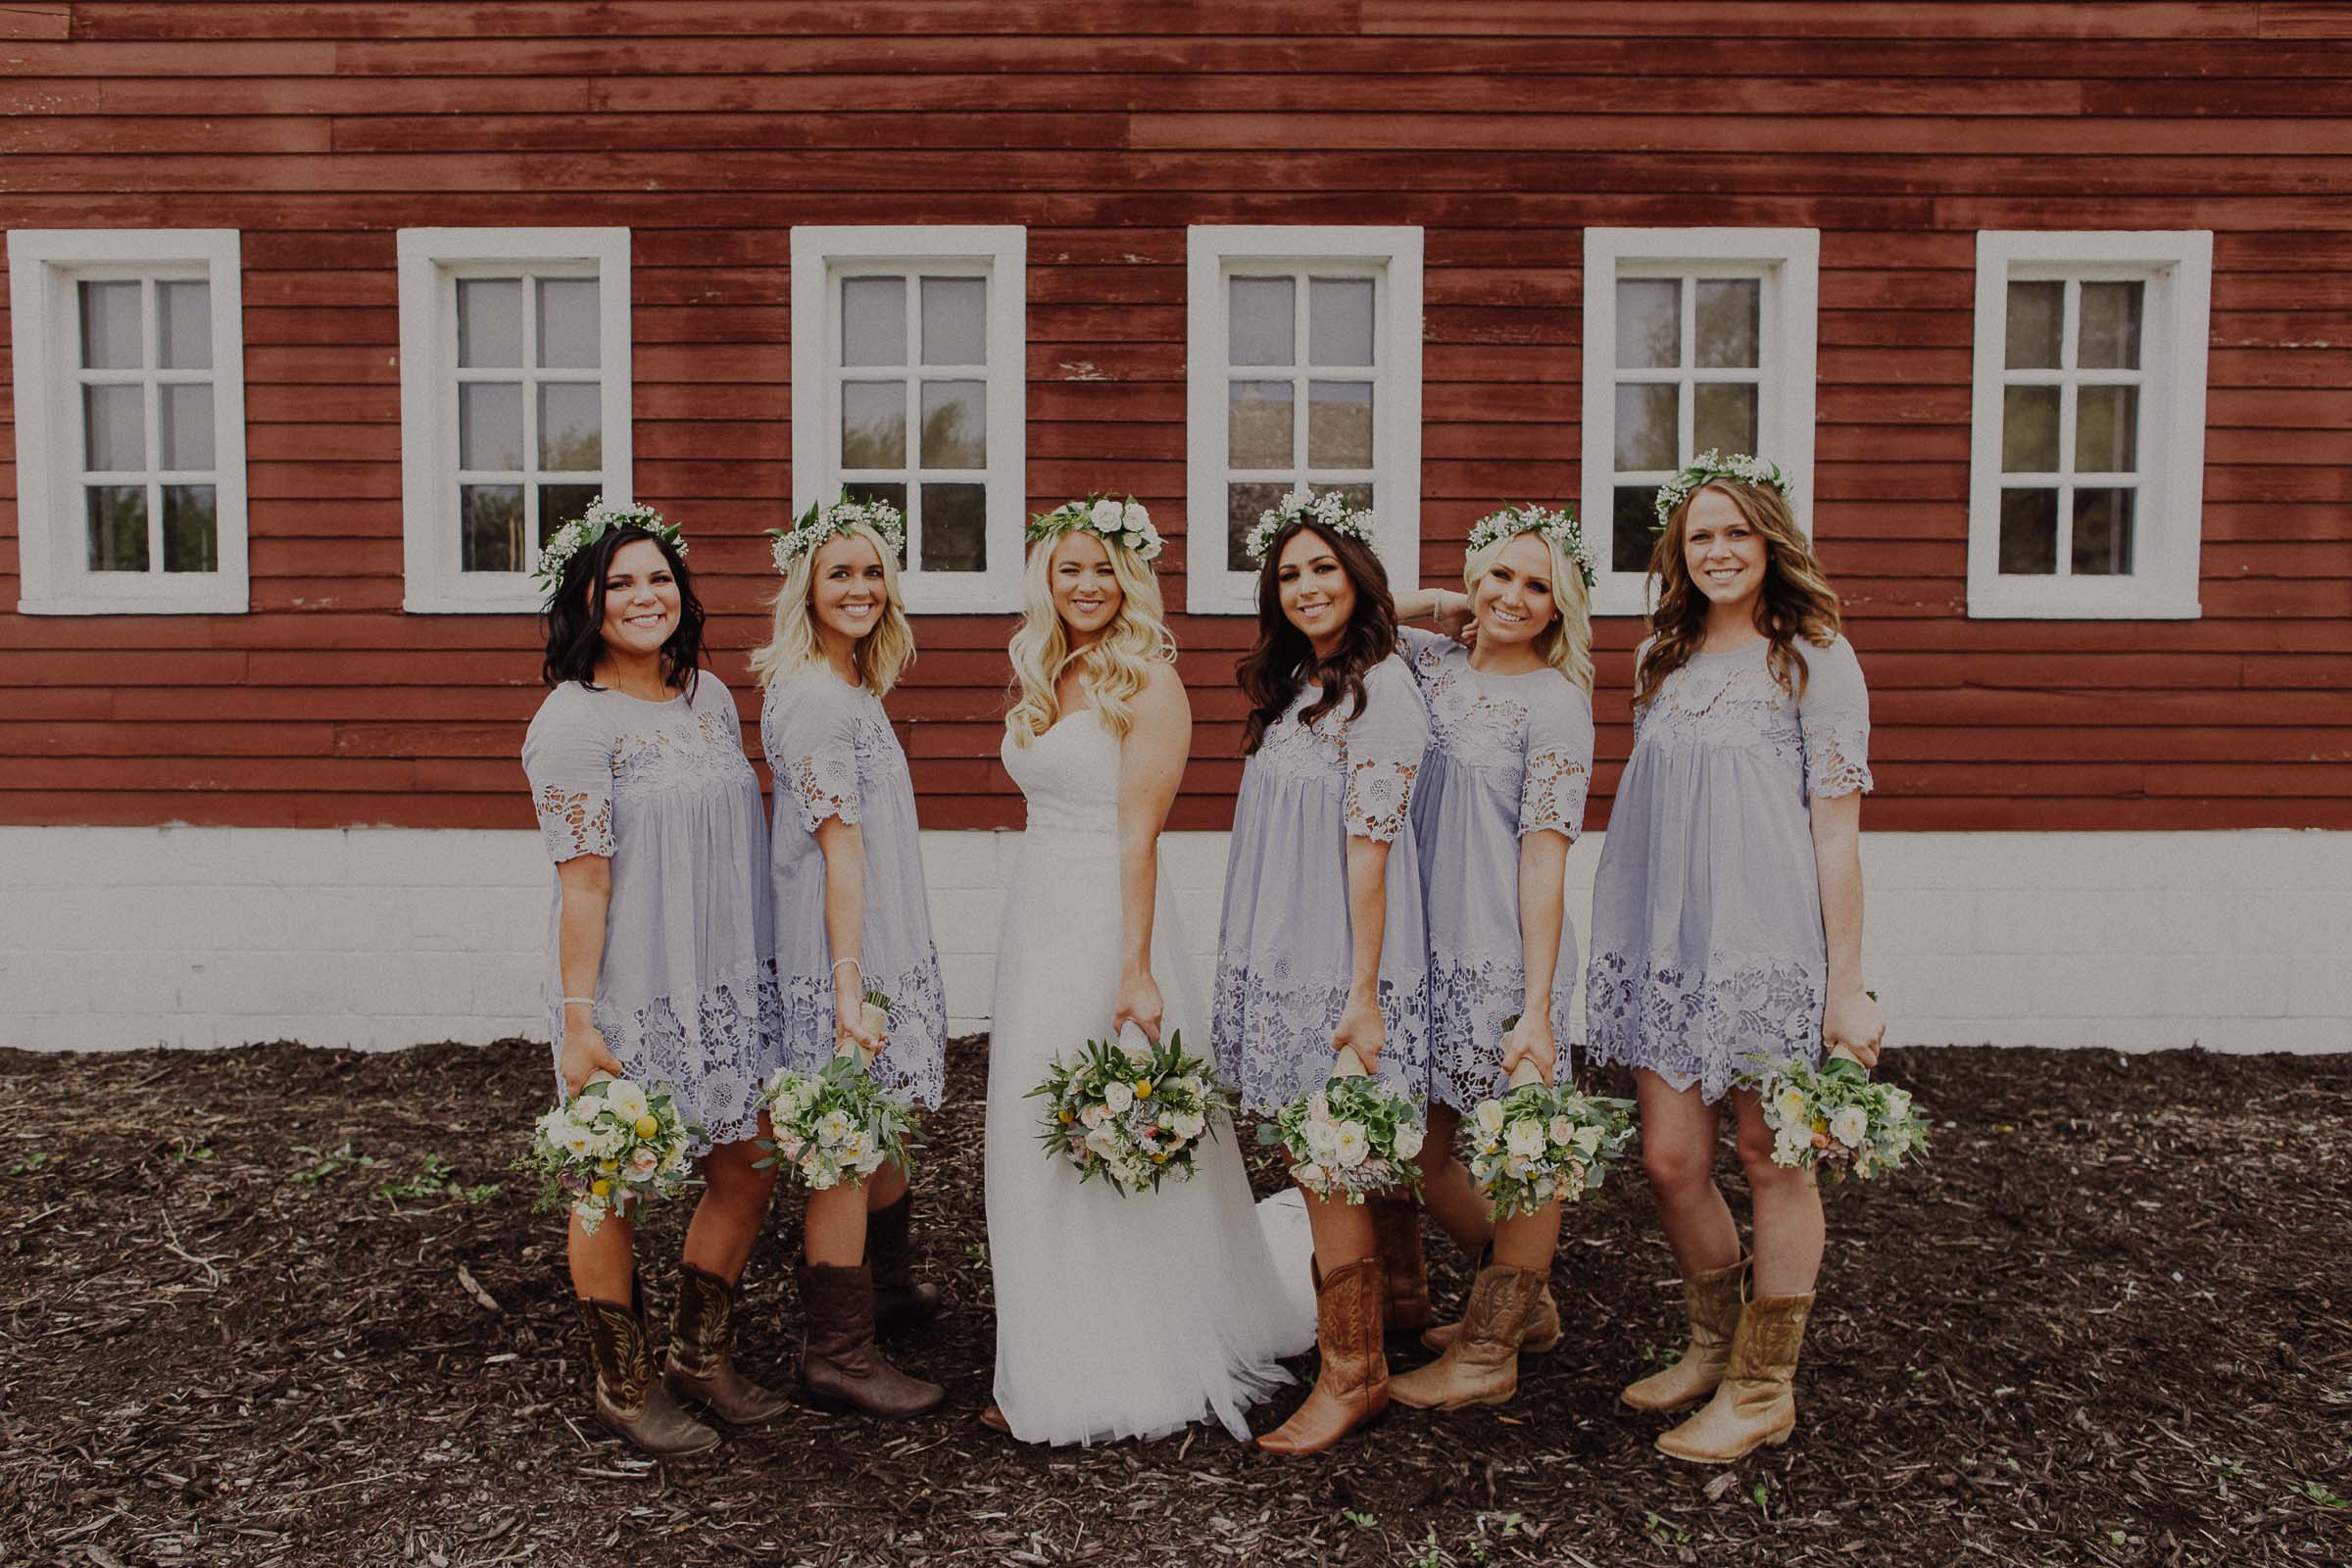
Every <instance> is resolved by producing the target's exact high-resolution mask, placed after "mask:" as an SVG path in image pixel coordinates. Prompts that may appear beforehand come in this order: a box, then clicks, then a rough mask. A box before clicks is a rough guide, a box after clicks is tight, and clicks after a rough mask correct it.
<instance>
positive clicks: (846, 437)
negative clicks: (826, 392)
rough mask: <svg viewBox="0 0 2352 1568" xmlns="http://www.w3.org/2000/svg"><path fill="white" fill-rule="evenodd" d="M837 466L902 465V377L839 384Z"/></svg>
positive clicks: (904, 424) (904, 451)
mask: <svg viewBox="0 0 2352 1568" xmlns="http://www.w3.org/2000/svg"><path fill="white" fill-rule="evenodd" d="M841 466H843V467H845V468H904V467H905V466H907V385H906V383H905V382H903V381H844V382H843V383H842V384H841Z"/></svg>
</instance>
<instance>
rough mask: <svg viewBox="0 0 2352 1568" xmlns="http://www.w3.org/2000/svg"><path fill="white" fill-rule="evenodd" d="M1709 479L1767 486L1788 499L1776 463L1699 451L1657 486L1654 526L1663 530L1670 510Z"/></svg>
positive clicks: (1786, 486)
mask: <svg viewBox="0 0 2352 1568" xmlns="http://www.w3.org/2000/svg"><path fill="white" fill-rule="evenodd" d="M1709 479H1736V480H1738V481H1739V482H1740V483H1741V484H1768V485H1770V486H1772V488H1774V489H1775V490H1778V491H1779V492H1780V493H1781V498H1782V499H1783V500H1787V499H1788V496H1789V480H1788V479H1787V477H1785V476H1784V475H1783V474H1782V472H1781V467H1780V465H1779V464H1777V463H1766V462H1765V461H1764V460H1763V459H1762V458H1751V457H1749V456H1748V455H1747V454H1746V453H1744V452H1735V453H1733V454H1732V455H1731V456H1729V457H1726V456H1724V454H1722V453H1720V452H1701V453H1700V454H1699V455H1698V456H1697V457H1695V458H1692V459H1691V463H1690V465H1689V466H1687V467H1685V468H1684V469H1683V471H1682V472H1680V473H1678V474H1676V475H1675V476H1674V477H1673V478H1671V479H1669V480H1667V481H1666V482H1665V483H1664V484H1662V485H1660V486H1658V523H1657V525H1658V526H1659V527H1661V528H1663V527H1665V526H1666V521H1667V519H1668V518H1670V517H1672V516H1673V515H1674V509H1675V508H1677V507H1679V506H1681V505H1682V504H1683V503H1684V502H1685V501H1687V500H1689V499H1690V498H1691V492H1693V491H1695V490H1697V489H1698V487H1699V486H1701V485H1703V484H1705V483H1706V482H1707V481H1708V480H1709Z"/></svg>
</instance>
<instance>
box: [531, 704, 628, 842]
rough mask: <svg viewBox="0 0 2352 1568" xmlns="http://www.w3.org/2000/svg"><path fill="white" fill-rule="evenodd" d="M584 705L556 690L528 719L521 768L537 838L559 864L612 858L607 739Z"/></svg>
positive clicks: (610, 770)
mask: <svg viewBox="0 0 2352 1568" xmlns="http://www.w3.org/2000/svg"><path fill="white" fill-rule="evenodd" d="M598 717H599V715H598V712H597V711H596V709H595V708H594V707H593V706H592V705H591V704H590V703H588V702H586V701H583V700H581V699H580V697H579V696H575V695H574V694H572V693H570V692H569V691H568V690H566V689H562V688H559V689H558V690H557V691H556V692H555V693H553V694H552V695H551V696H550V697H549V699H548V701H547V703H546V704H545V705H544V706H543V707H541V709H540V710H539V715H538V716H537V717H536V718H534V719H532V720H531V728H530V732H529V734H528V735H526V736H525V737H524V739H523V743H522V769H523V773H524V776H525V777H527V778H528V779H529V780H530V782H531V805H532V807H533V808H534V809H536V810H537V812H538V814H539V836H540V837H541V838H542V839H543V840H545V841H546V844H547V853H548V858H550V859H553V860H554V861H556V862H557V863H558V864H562V863H563V862H564V861H565V860H572V859H577V858H579V857H581V856H583V855H605V856H610V855H611V854H612V853H613V736H612V735H611V734H610V733H608V732H607V731H606V729H605V728H604V726H603V725H602V724H600V723H599V722H597V720H598Z"/></svg>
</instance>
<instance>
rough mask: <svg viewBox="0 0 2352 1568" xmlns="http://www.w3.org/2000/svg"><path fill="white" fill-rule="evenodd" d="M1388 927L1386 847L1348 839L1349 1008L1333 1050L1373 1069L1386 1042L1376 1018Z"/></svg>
mask: <svg viewBox="0 0 2352 1568" xmlns="http://www.w3.org/2000/svg"><path fill="white" fill-rule="evenodd" d="M1388 923H1389V846H1388V845H1387V844H1385V843H1383V842H1382V841H1381V840H1379V839H1368V838H1359V837H1357V836H1356V835H1354V834H1352V833H1351V834H1349V835H1348V1005H1347V1008H1346V1010H1344V1011H1343V1012H1342V1013H1341V1014H1340V1026H1339V1028H1337V1029H1336V1030H1334V1031H1333V1032H1332V1037H1331V1044H1332V1049H1333V1050H1334V1051H1352V1052H1354V1053H1355V1059H1356V1060H1358V1061H1360V1062H1362V1063H1363V1064H1364V1071H1366V1072H1372V1071H1374V1070H1375V1067H1374V1064H1375V1063H1376V1062H1378V1061H1379V1060H1380V1048H1381V1047H1382V1046H1383V1045H1385V1044H1387V1043H1388V1030H1387V1025H1385V1024H1384V1023H1383V1022H1382V1021H1381V1016H1380V945H1381V940H1382V938H1383V937H1385V936H1386V935H1387V930H1388Z"/></svg>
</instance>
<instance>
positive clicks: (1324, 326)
mask: <svg viewBox="0 0 2352 1568" xmlns="http://www.w3.org/2000/svg"><path fill="white" fill-rule="evenodd" d="M1306 358H1307V363H1308V364H1310V365H1370V364H1371V363H1372V280H1371V279H1370V278H1368V277H1315V278H1309V279H1308V280H1307V284H1306Z"/></svg>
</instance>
